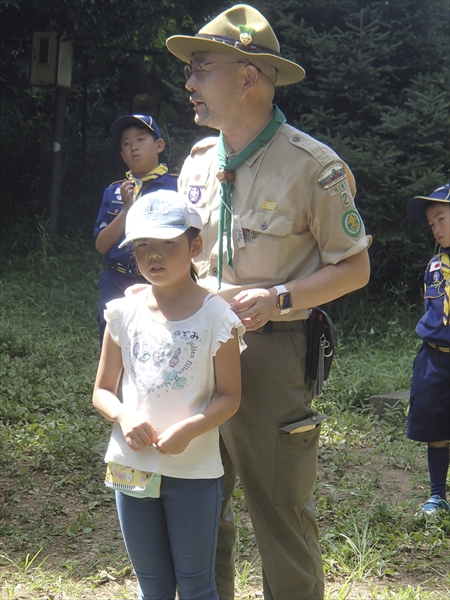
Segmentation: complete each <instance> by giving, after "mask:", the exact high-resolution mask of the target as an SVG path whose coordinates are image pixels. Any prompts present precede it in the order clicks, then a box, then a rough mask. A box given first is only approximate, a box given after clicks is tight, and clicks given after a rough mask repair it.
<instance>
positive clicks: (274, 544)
mask: <svg viewBox="0 0 450 600" xmlns="http://www.w3.org/2000/svg"><path fill="white" fill-rule="evenodd" d="M167 47H168V49H169V50H170V52H172V53H173V54H174V55H175V56H177V57H178V58H180V59H181V60H183V61H184V62H185V63H186V66H185V74H186V79H187V81H186V89H187V90H188V91H189V94H190V101H191V102H192V104H193V108H194V113H195V117H194V118H195V122H196V123H197V124H198V125H205V126H208V127H212V128H215V129H217V130H219V132H220V135H219V137H214V138H207V139H205V140H203V141H201V142H199V143H198V144H196V146H194V148H193V149H192V151H191V154H190V156H189V157H188V158H187V159H186V161H185V163H184V166H183V169H182V172H181V174H180V178H179V190H180V191H181V192H183V193H185V194H186V195H187V196H188V198H189V199H190V200H191V202H192V203H194V204H195V207H196V208H197V210H198V211H199V212H200V213H201V215H202V218H203V225H204V227H203V231H202V237H203V253H202V255H201V256H199V258H198V260H197V261H196V265H197V268H198V270H199V277H200V283H201V284H202V285H204V286H205V287H207V288H208V289H210V291H212V292H217V291H218V293H219V294H220V295H222V296H223V297H224V298H225V299H227V300H228V301H229V302H230V304H231V306H232V308H233V309H234V310H235V311H236V313H237V314H238V315H239V316H240V318H241V319H242V321H243V323H244V324H245V325H246V327H247V333H246V337H245V339H246V343H247V346H248V349H247V350H246V352H244V353H243V355H242V378H243V383H242V385H243V388H242V404H241V408H240V410H239V411H238V413H237V414H236V415H235V416H234V417H232V418H231V419H230V420H229V421H228V422H227V423H226V424H225V425H224V426H223V427H221V434H222V439H223V461H224V465H225V469H226V475H225V478H224V496H225V500H224V512H223V519H222V523H221V527H220V530H219V542H218V549H217V560H216V577H217V583H218V589H219V595H220V599H221V600H228V599H230V598H233V590H234V584H233V574H234V562H233V550H232V548H233V544H234V527H233V523H232V513H231V509H230V501H231V497H232V493H233V486H234V481H235V471H234V469H235V470H236V471H237V473H238V475H239V477H240V481H241V484H242V488H243V491H244V494H245V499H246V501H247V505H248V509H249V511H250V516H251V519H252V524H253V527H254V531H255V535H256V540H257V542H258V548H259V552H260V555H261V560H262V570H263V586H264V599H265V600H271V599H272V600H312V599H320V598H323V568H322V562H321V555H320V548H319V541H318V527H317V522H316V519H315V515H314V508H313V504H312V494H313V490H314V483H315V478H316V470H317V447H318V442H319V434H320V424H319V423H320V420H321V417H320V415H317V413H316V412H315V411H314V410H313V408H312V407H311V400H312V397H313V391H312V389H313V388H312V383H311V382H310V381H305V375H304V370H305V359H306V334H307V331H306V318H307V316H308V313H307V309H308V308H311V307H312V306H315V305H320V304H323V303H325V302H329V301H331V300H333V299H335V298H338V297H339V296H342V295H344V294H347V293H349V292H351V291H353V290H356V289H358V288H361V287H363V286H364V285H366V283H367V281H368V278H369V261H368V254H367V248H368V246H369V244H370V239H371V238H370V237H369V236H366V234H365V230H364V225H363V223H362V221H361V218H360V216H359V214H358V212H357V210H356V208H355V204H354V200H353V198H354V195H355V182H354V178H353V175H352V174H351V172H350V170H349V168H348V167H347V165H346V164H345V163H344V162H343V161H342V160H341V159H340V158H339V157H338V156H337V155H336V154H335V153H334V152H333V151H332V150H331V149H330V148H328V147H327V146H325V145H324V144H321V143H320V142H318V141H317V140H315V139H313V138H311V137H310V136H308V135H306V134H304V133H302V132H301V131H298V130H296V129H295V128H293V127H291V126H289V125H287V124H286V122H285V118H284V115H283V114H282V113H281V111H280V110H279V109H278V108H277V107H276V106H274V105H273V103H272V102H273V96H274V91H275V86H278V85H288V84H292V83H296V82H298V81H300V80H301V79H303V77H304V70H303V69H302V67H300V66H299V65H297V64H295V63H293V62H291V61H288V60H286V59H283V58H281V56H280V54H279V44H278V41H277V38H276V37H275V34H274V32H273V31H272V29H271V27H270V25H269V23H268V22H267V20H266V19H265V18H264V17H263V15H261V13H259V12H258V11H257V10H255V9H254V8H252V7H250V6H246V5H237V6H234V7H232V8H230V9H229V10H226V11H225V12H223V13H222V14H220V15H219V16H218V17H216V18H215V19H214V20H213V21H211V22H210V23H209V24H207V25H206V26H205V27H203V28H202V29H201V30H200V31H199V33H198V34H197V35H196V36H187V35H176V36H173V37H171V38H169V39H168V40H167ZM311 424H312V425H314V424H316V425H317V426H316V427H315V428H314V429H311ZM293 425H295V426H294V427H292V426H293ZM287 426H290V427H289V429H295V430H296V433H294V434H290V433H287V432H286V431H284V430H283V428H286V427H287Z"/></svg>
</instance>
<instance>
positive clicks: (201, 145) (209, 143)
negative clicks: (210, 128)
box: [191, 136, 219, 155]
mask: <svg viewBox="0 0 450 600" xmlns="http://www.w3.org/2000/svg"><path fill="white" fill-rule="evenodd" d="M218 139H219V136H210V137H207V138H204V139H203V140H200V141H199V142H197V143H196V144H194V145H193V146H192V149H191V155H192V154H194V153H195V152H198V151H199V150H205V149H207V148H212V147H213V146H215V145H216V144H217V141H218Z"/></svg>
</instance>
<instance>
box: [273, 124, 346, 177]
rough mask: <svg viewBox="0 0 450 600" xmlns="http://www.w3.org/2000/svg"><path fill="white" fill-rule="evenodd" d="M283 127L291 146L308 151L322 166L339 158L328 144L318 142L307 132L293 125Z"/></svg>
mask: <svg viewBox="0 0 450 600" xmlns="http://www.w3.org/2000/svg"><path fill="white" fill-rule="evenodd" d="M284 129H285V131H284V132H283V133H284V134H285V135H286V136H287V138H288V140H289V142H290V143H291V144H292V145H293V146H296V147H297V148H301V149H302V150H304V151H305V152H308V154H310V155H311V156H312V157H314V158H315V159H316V160H317V162H318V163H319V164H320V165H321V166H322V167H325V166H326V165H328V164H330V162H332V161H335V160H338V161H340V160H341V159H340V158H339V156H338V155H337V154H336V152H335V151H334V150H332V149H331V148H330V147H329V146H327V145H326V144H324V143H323V142H319V141H318V140H316V139H315V138H313V137H311V136H310V135H308V134H307V133H304V132H303V131H299V130H298V129H295V127H292V126H291V125H287V124H285V126H284Z"/></svg>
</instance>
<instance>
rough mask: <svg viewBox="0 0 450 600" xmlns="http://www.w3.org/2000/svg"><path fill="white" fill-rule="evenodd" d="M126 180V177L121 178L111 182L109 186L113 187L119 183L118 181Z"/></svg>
mask: <svg viewBox="0 0 450 600" xmlns="http://www.w3.org/2000/svg"><path fill="white" fill-rule="evenodd" d="M124 181H126V179H119V181H113V182H112V183H110V184H109V186H108V187H112V186H113V185H117V184H118V183H123V182H124Z"/></svg>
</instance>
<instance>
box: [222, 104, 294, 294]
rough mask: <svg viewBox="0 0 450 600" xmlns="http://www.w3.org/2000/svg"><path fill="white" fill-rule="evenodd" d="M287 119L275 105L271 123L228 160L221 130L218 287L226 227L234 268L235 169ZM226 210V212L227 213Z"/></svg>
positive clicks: (229, 260)
mask: <svg viewBox="0 0 450 600" xmlns="http://www.w3.org/2000/svg"><path fill="white" fill-rule="evenodd" d="M285 121H286V118H285V116H284V115H283V113H282V112H281V110H280V109H279V108H278V106H275V105H274V110H273V115H272V119H271V121H270V123H269V124H268V125H267V127H266V128H265V129H264V130H263V131H262V132H261V133H260V134H259V135H258V137H257V138H256V139H254V140H253V142H251V143H250V144H249V145H248V146H247V147H246V148H244V150H242V152H240V153H239V154H237V155H236V156H233V158H231V159H230V160H227V152H226V149H225V141H224V139H223V134H222V132H220V135H219V143H218V147H217V149H218V153H219V172H218V174H217V178H218V180H219V181H220V183H221V184H222V185H221V186H220V198H221V202H220V207H219V227H218V238H219V248H218V252H217V271H218V273H217V279H218V287H217V289H219V290H220V285H221V282H222V267H223V233H224V229H226V234H227V259H228V264H229V266H230V267H231V268H233V251H232V248H231V231H232V222H231V215H232V213H233V211H232V208H231V183H232V182H233V181H234V179H235V172H234V171H235V169H237V168H238V167H239V165H241V164H242V163H243V162H245V161H246V160H247V158H249V157H250V156H252V154H254V153H255V152H256V151H257V150H259V149H260V148H261V147H262V146H264V144H266V143H267V142H268V141H270V140H271V139H272V138H273V136H274V135H275V133H276V132H277V131H278V130H279V129H280V127H281V125H282V124H283V123H284V122H285ZM225 211H226V214H225Z"/></svg>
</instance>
